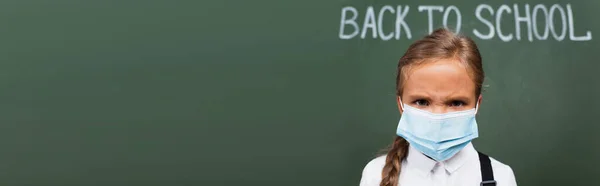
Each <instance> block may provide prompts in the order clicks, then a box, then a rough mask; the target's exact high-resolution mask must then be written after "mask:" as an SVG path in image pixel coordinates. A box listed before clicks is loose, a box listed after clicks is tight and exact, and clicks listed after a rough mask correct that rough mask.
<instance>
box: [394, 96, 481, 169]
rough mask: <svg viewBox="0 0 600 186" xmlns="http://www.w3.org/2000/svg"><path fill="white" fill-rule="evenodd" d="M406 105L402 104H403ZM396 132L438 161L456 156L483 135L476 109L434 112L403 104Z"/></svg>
mask: <svg viewBox="0 0 600 186" xmlns="http://www.w3.org/2000/svg"><path fill="white" fill-rule="evenodd" d="M401 105H402V104H401ZM402 110H403V112H402V116H401V118H400V122H399V123H398V129H397V130H396V134H397V135H398V136H400V137H402V138H404V139H406V141H408V142H409V143H410V145H411V146H413V147H414V148H416V149H417V150H419V151H421V152H422V153H423V154H425V155H427V156H429V157H430V158H432V159H434V160H436V161H444V160H447V159H449V158H450V157H452V156H454V155H455V154H456V153H458V151H460V150H461V149H462V148H464V147H465V146H466V145H467V144H469V142H471V140H473V139H475V138H477V137H479V133H478V130H477V122H476V121H475V114H476V113H477V106H476V107H475V108H474V109H470V110H465V111H458V112H449V113H443V114H434V113H431V112H428V111H424V110H420V109H417V108H414V107H411V106H408V105H403V107H402Z"/></svg>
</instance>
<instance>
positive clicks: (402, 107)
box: [398, 98, 404, 112]
mask: <svg viewBox="0 0 600 186" xmlns="http://www.w3.org/2000/svg"><path fill="white" fill-rule="evenodd" d="M398 100H399V102H400V108H401V109H402V112H404V103H402V100H401V99H400V98H398Z"/></svg>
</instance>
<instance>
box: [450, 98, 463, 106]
mask: <svg viewBox="0 0 600 186" xmlns="http://www.w3.org/2000/svg"><path fill="white" fill-rule="evenodd" d="M465 105H466V103H465V102H464V101H459V100H454V101H451V102H450V106H451V107H462V106H465Z"/></svg>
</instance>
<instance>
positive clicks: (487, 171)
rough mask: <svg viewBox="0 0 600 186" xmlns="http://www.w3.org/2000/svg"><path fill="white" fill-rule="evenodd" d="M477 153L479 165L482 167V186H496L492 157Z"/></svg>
mask: <svg viewBox="0 0 600 186" xmlns="http://www.w3.org/2000/svg"><path fill="white" fill-rule="evenodd" d="M477 153H478V154H479V164H480V166H481V186H496V180H494V171H493V170H492V163H491V161H490V157H489V156H487V155H485V154H483V153H481V152H479V151H478V152H477Z"/></svg>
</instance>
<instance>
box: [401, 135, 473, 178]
mask: <svg viewBox="0 0 600 186" xmlns="http://www.w3.org/2000/svg"><path fill="white" fill-rule="evenodd" d="M474 154H477V151H475V148H474V147H473V144H472V143H470V142H469V144H467V145H466V146H465V147H464V148H463V149H461V150H460V151H458V153H456V154H455V155H454V156H452V157H451V158H450V159H447V160H445V161H442V162H439V163H441V165H443V167H444V169H446V171H448V172H449V173H450V174H452V173H453V172H454V171H456V170H458V169H459V168H460V167H462V166H463V165H464V164H465V163H466V162H467V161H468V160H470V159H473V158H474V157H473V155H474ZM406 162H407V166H408V167H411V168H413V169H416V170H418V172H419V173H421V174H423V175H424V176H427V175H428V174H429V173H431V171H432V170H433V168H434V167H435V165H436V164H438V162H437V161H435V160H433V159H431V158H429V157H427V156H425V155H424V154H423V153H421V152H420V151H419V150H417V149H415V148H414V147H412V146H411V145H409V149H408V155H407V156H406Z"/></svg>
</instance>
